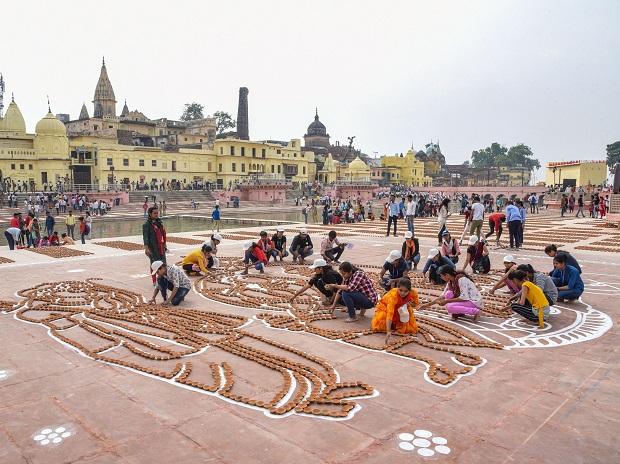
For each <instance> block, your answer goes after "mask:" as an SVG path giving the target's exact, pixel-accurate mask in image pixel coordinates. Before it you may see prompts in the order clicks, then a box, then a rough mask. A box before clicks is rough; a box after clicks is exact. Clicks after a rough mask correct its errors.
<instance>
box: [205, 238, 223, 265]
mask: <svg viewBox="0 0 620 464" xmlns="http://www.w3.org/2000/svg"><path fill="white" fill-rule="evenodd" d="M220 243H222V236H221V235H220V234H213V235H211V239H210V240H205V242H204V243H203V245H209V246H210V247H211V257H212V258H213V269H217V268H219V267H220V258H218V257H217V256H216V255H217V247H218V245H219V244H220Z"/></svg>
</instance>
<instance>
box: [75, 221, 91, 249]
mask: <svg viewBox="0 0 620 464" xmlns="http://www.w3.org/2000/svg"><path fill="white" fill-rule="evenodd" d="M78 221H80V240H81V241H82V245H86V240H85V237H86V236H87V235H88V233H89V232H90V231H89V230H88V225H87V224H86V221H85V220H84V216H80V217H79V218H78Z"/></svg>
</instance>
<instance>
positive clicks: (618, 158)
mask: <svg viewBox="0 0 620 464" xmlns="http://www.w3.org/2000/svg"><path fill="white" fill-rule="evenodd" d="M616 163H620V140H619V141H618V142H614V143H612V144H611V145H607V166H609V168H610V169H611V168H613V167H614V165H615V164H616Z"/></svg>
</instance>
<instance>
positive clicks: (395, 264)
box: [379, 250, 409, 290]
mask: <svg viewBox="0 0 620 464" xmlns="http://www.w3.org/2000/svg"><path fill="white" fill-rule="evenodd" d="M386 272H388V273H389V277H384V275H385V273H386ZM403 277H407V278H408V277H409V266H407V263H406V262H405V260H404V259H403V255H402V253H401V252H400V251H398V250H392V251H390V254H389V256H388V257H387V258H385V262H384V263H383V268H382V269H381V273H380V274H379V283H380V284H381V286H382V287H383V288H384V289H385V290H390V289H392V288H394V287H395V286H396V284H397V283H398V282H399V281H400V279H402V278H403Z"/></svg>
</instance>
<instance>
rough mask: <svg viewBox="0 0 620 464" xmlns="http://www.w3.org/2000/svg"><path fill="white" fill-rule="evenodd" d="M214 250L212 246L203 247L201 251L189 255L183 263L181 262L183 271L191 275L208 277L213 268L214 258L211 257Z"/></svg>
mask: <svg viewBox="0 0 620 464" xmlns="http://www.w3.org/2000/svg"><path fill="white" fill-rule="evenodd" d="M212 251H213V248H211V246H210V245H202V248H200V250H194V251H192V252H191V253H189V254H188V255H187V256H186V257H185V258H183V261H182V262H181V266H182V267H183V270H184V271H185V272H187V273H188V274H189V275H192V274H197V275H200V274H201V273H202V275H207V274H208V273H209V271H210V270H211V269H212V268H213V263H214V260H213V256H211V252H212Z"/></svg>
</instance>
